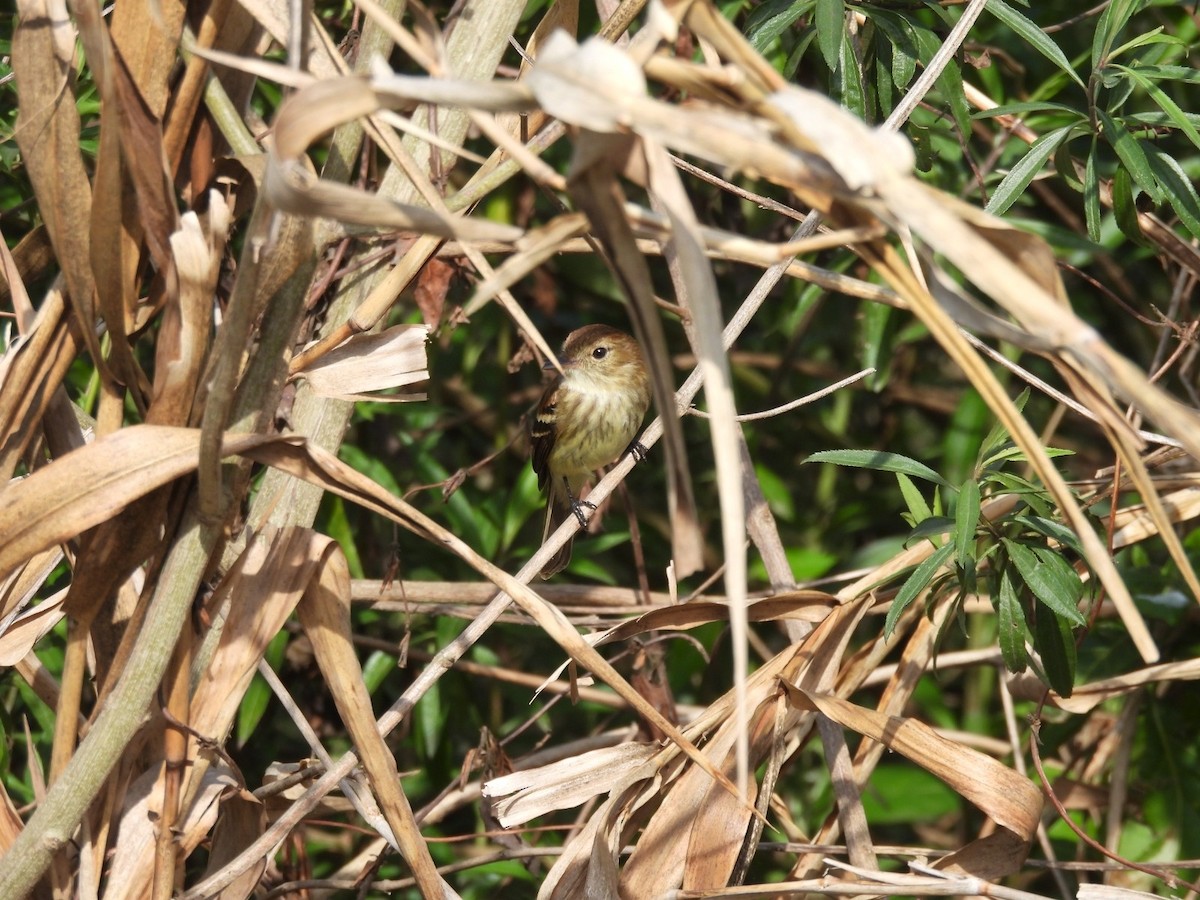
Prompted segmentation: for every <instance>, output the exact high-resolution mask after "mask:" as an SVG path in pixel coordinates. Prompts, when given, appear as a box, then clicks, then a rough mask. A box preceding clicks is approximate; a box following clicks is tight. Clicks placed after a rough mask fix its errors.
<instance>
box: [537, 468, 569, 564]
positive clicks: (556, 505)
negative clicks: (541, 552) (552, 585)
mask: <svg viewBox="0 0 1200 900" xmlns="http://www.w3.org/2000/svg"><path fill="white" fill-rule="evenodd" d="M561 493H562V492H561V491H556V490H551V491H550V496H549V497H548V498H547V500H546V526H545V528H543V529H542V543H543V544H544V543H546V539H547V538H549V537H550V535H552V534H553V533H554V532H555V530H556V529H557V528H558V526H559V525H561V524H562V523H563V522H565V521H567V519H568V518H569V517H570V516H571V515H573V513H572V511H571V501H570V500H569V499H568V498H567V497H563V496H561ZM573 543H574V539H573V538H568V539H567V542H566V543H565V544H563V545H562V546H561V547H560V548H559V549H558V552H557V553H555V554H554V555H553V556H552V557H550V559H549V561H548V562H547V563H546V565H544V566H543V567H542V571H541V577H542V578H549V577H550V576H551V575H555V574H557V573H559V572H561V571H562V570H563V569H565V568H566V567H567V563H569V562H570V561H571V544H573Z"/></svg>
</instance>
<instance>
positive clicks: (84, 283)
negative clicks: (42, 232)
mask: <svg viewBox="0 0 1200 900" xmlns="http://www.w3.org/2000/svg"><path fill="white" fill-rule="evenodd" d="M17 12H18V18H17V21H16V31H15V32H14V33H13V39H12V65H13V72H14V74H15V75H16V76H17V79H18V81H19V82H20V85H21V90H20V92H19V94H18V102H19V107H20V111H19V114H18V117H17V127H16V132H15V135H14V136H15V137H16V139H17V144H18V146H20V148H21V159H22V161H23V163H24V165H25V169H26V171H27V172H28V174H29V179H30V181H31V182H32V183H33V189H34V193H35V194H36V196H37V201H38V209H39V211H40V212H41V215H42V220H43V221H44V222H45V224H46V230H47V231H48V232H49V233H50V241H51V243H52V244H53V245H54V252H55V256H56V257H57V260H58V264H59V266H60V267H61V269H62V273H63V277H64V280H65V281H66V283H67V292H68V293H69V295H70V299H71V306H72V309H73V310H74V312H75V316H76V320H77V322H78V323H79V327H80V332H81V334H82V336H83V339H84V340H85V341H86V343H87V345H88V350H89V351H90V352H91V355H92V358H93V360H95V361H96V365H98V366H103V359H104V357H103V356H102V355H101V353H100V343H99V340H98V338H97V336H96V328H95V326H96V310H95V293H96V286H95V282H94V280H93V278H92V270H91V265H90V249H89V248H90V244H91V240H90V228H89V224H88V223H89V219H90V215H91V200H92V188H91V184H90V183H89V182H88V177H87V172H86V170H85V169H84V165H83V158H82V156H81V155H80V150H79V113H78V112H77V111H76V109H75V98H74V95H73V94H72V93H71V90H70V88H69V85H70V83H71V80H72V79H71V78H70V73H71V68H72V57H73V55H74V51H75V33H74V27H73V25H72V24H71V18H70V16H69V15H68V14H67V8H66V4H65V3H64V2H63V0H20V2H18V3H17Z"/></svg>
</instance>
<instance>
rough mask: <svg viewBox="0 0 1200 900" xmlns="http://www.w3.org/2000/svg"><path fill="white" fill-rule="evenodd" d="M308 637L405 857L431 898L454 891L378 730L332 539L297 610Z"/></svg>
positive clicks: (346, 579)
mask: <svg viewBox="0 0 1200 900" xmlns="http://www.w3.org/2000/svg"><path fill="white" fill-rule="evenodd" d="M297 612H298V613H299V615H300V623H301V625H302V626H303V627H304V632H305V634H307V635H308V638H309V640H310V641H312V645H313V650H314V651H315V653H316V657H317V663H318V665H319V666H320V667H321V671H322V673H324V675H325V681H326V683H327V684H328V685H329V690H330V693H331V694H332V695H333V700H334V703H336V704H337V708H338V712H339V713H341V716H342V720H343V721H344V722H345V723H346V727H347V728H348V729H349V731H350V736H351V737H352V738H353V740H354V743H355V746H357V748H358V754H359V758H360V759H361V760H362V763H363V768H365V769H366V771H367V775H368V777H369V778H370V780H371V787H372V789H373V790H374V792H375V796H376V797H377V798H378V799H379V804H380V806H381V807H382V809H383V814H384V816H385V818H386V819H387V822H388V825H390V826H391V829H392V833H393V835H394V836H395V839H396V841H397V844H398V845H399V848H400V850H401V852H402V853H403V854H404V859H405V861H406V862H407V863H408V865H409V866H410V867H411V868H412V870H413V874H414V875H415V876H416V880H417V884H418V885H419V887H420V889H421V892H422V893H423V894H424V895H425V896H426V897H440V896H442V895H443V892H446V894H447V895H448V896H452V895H453V891H452V890H451V889H450V888H449V886H448V885H446V884H445V882H444V881H442V878H441V876H440V875H438V872H437V867H436V866H435V865H434V862H433V859H432V857H430V855H429V848H428V847H427V846H426V845H425V841H424V839H423V838H422V837H421V831H420V829H419V828H418V827H417V822H416V819H415V818H414V817H413V812H412V807H411V806H410V805H409V802H408V798H407V797H406V796H405V794H404V790H403V788H402V787H401V785H400V775H399V773H398V772H397V771H396V760H395V759H394V758H393V757H392V754H391V752H390V751H389V750H388V748H387V745H386V744H385V743H384V741H383V738H382V737H381V736H380V734H379V732H378V731H377V730H376V728H375V716H374V714H373V713H372V711H371V695H370V693H369V692H368V691H367V686H366V684H365V683H364V682H363V674H362V668H361V667H360V666H359V664H358V656H357V655H356V653H355V651H354V643H353V640H352V638H353V635H352V633H351V630H350V570H349V568H348V566H347V564H346V558H345V556H343V555H342V551H341V550H340V549H339V548H338V547H337V545H336V544H334V543H333V542H332V541H330V542H329V544H328V546H327V550H326V552H325V554H324V557H323V559H322V561H321V565H320V568H319V569H318V571H317V578H316V579H314V580H313V581H312V582H310V584H309V585H308V586H307V589H306V590H305V592H304V595H303V597H302V599H301V601H300V604H299V606H298V608H297Z"/></svg>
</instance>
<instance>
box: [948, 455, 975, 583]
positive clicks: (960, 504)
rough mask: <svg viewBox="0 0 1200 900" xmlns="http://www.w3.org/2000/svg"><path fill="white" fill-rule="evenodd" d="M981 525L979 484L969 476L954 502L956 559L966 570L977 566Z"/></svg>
mask: <svg viewBox="0 0 1200 900" xmlns="http://www.w3.org/2000/svg"><path fill="white" fill-rule="evenodd" d="M978 525H979V485H978V484H976V483H975V479H974V478H968V479H967V480H966V481H964V482H963V484H962V487H960V488H959V489H958V500H957V501H956V502H955V504H954V561H955V562H956V563H958V565H959V566H961V567H962V568H963V569H964V570H972V569H974V567H975V529H976V527H977V526H978Z"/></svg>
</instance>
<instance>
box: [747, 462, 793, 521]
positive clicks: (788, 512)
mask: <svg viewBox="0 0 1200 900" xmlns="http://www.w3.org/2000/svg"><path fill="white" fill-rule="evenodd" d="M754 474H755V475H757V476H758V484H759V487H760V488H762V492H763V499H765V500H766V501H767V505H768V506H769V507H771V512H772V513H774V515H775V516H776V518H779V519H783V520H784V521H785V522H791V521H794V520H795V518H796V504H795V501H794V500H793V499H792V490H791V488H790V487H789V485H788V483H787V482H786V481H784V480H783V479H782V478H780V477H779V476H778V475H777V474H776V473H775V472H773V471H771V470H770V469H768V468H767V467H766V466H764V465H755V467H754Z"/></svg>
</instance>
